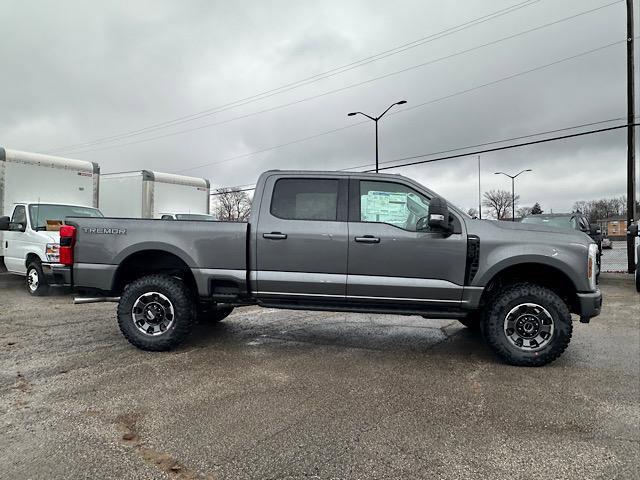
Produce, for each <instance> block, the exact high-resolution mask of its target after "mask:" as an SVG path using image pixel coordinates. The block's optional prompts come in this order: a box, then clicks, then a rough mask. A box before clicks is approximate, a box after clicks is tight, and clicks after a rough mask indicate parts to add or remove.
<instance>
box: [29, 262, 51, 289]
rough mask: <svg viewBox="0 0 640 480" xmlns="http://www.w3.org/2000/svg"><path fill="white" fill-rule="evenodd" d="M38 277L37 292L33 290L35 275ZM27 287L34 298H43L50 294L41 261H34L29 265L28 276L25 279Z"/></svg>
mask: <svg viewBox="0 0 640 480" xmlns="http://www.w3.org/2000/svg"><path fill="white" fill-rule="evenodd" d="M34 274H35V275H36V276H37V282H38V284H37V287H36V288H35V290H34V289H33V284H32V283H31V282H32V281H33V275H34ZM25 285H26V287H27V292H29V294H30V295H33V296H34V297H42V296H44V295H47V294H48V293H49V285H48V283H47V279H46V278H45V276H44V272H43V271H42V265H41V264H40V261H39V260H34V261H33V262H31V263H29V265H28V266H27V276H26V278H25Z"/></svg>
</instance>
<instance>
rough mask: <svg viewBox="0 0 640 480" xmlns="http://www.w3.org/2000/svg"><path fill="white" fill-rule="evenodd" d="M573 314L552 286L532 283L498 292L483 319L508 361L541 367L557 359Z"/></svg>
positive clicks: (494, 346) (495, 345)
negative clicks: (548, 287)
mask: <svg viewBox="0 0 640 480" xmlns="http://www.w3.org/2000/svg"><path fill="white" fill-rule="evenodd" d="M572 329H573V326H572V324H571V314H570V313H569V309H568V308H567V305H566V304H565V303H564V301H563V300H562V299H561V298H560V297H559V296H558V295H556V294H555V293H554V292H552V291H551V290H549V289H547V288H544V287H541V286H539V285H534V284H531V283H520V284H516V285H512V286H508V287H506V288H505V289H504V290H502V291H501V292H500V293H498V294H497V295H496V296H495V297H494V299H493V301H492V302H491V304H490V305H489V311H488V313H487V315H486V317H485V319H484V321H483V323H482V331H483V333H484V336H485V338H486V340H487V342H488V343H489V346H490V347H491V348H492V349H493V350H494V351H495V352H496V353H497V354H498V355H499V356H500V357H501V358H502V359H504V360H505V361H506V362H507V363H510V364H511V365H517V366H527V367H540V366H542V365H546V364H547V363H550V362H552V361H554V360H555V359H556V358H558V357H559V356H560V355H562V352H564V350H565V349H566V348H567V346H568V345H569V342H570V341H571V333H572Z"/></svg>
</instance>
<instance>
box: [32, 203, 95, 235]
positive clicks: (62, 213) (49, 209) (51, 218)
mask: <svg viewBox="0 0 640 480" xmlns="http://www.w3.org/2000/svg"><path fill="white" fill-rule="evenodd" d="M103 216H104V215H102V213H100V210H98V209H97V208H90V207H74V206H72V205H47V204H42V203H41V204H39V205H29V217H30V218H31V228H32V229H33V230H36V231H37V230H51V231H56V230H58V229H59V228H60V225H61V224H62V222H63V221H64V218H65V217H103ZM47 225H48V226H47Z"/></svg>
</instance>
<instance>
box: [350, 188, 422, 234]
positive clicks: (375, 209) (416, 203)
mask: <svg viewBox="0 0 640 480" xmlns="http://www.w3.org/2000/svg"><path fill="white" fill-rule="evenodd" d="M427 215H429V200H428V199H427V197H425V196H424V195H422V194H421V193H418V192H416V191H415V190H414V189H412V188H410V187H407V186H405V185H402V184H400V183H394V182H377V181H365V180H361V181H360V221H361V222H382V223H388V224H390V225H394V226H396V227H399V228H402V229H404V230H409V231H410V232H415V231H416V223H417V222H418V220H420V219H421V218H422V217H426V216H427Z"/></svg>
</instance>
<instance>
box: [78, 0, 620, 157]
mask: <svg viewBox="0 0 640 480" xmlns="http://www.w3.org/2000/svg"><path fill="white" fill-rule="evenodd" d="M620 1H621V0H616V1H615V2H612V3H609V4H606V5H603V6H600V7H597V8H593V9H591V10H587V11H585V12H581V13H578V14H574V15H571V16H568V17H565V18H562V19H560V20H556V21H553V22H549V23H546V24H544V25H540V26H538V27H534V28H530V29H528V30H524V31H522V32H519V33H515V34H512V35H508V36H506V37H502V38H499V39H497V40H493V41H491V42H487V43H484V44H481V45H476V46H475V47H471V48H468V49H465V50H461V51H458V52H455V53H452V54H449V55H445V56H443V57H439V58H436V59H433V60H429V61H427V62H423V63H420V64H417V65H412V66H410V67H406V68H403V69H400V70H396V71H394V72H390V73H387V74H384V75H380V76H378V77H373V78H370V79H368V80H364V81H361V82H357V83H354V84H351V85H346V86H344V87H340V88H337V89H334V90H329V91H327V92H323V93H320V94H316V95H312V96H310V97H305V98H302V99H298V100H295V101H292V102H288V103H284V104H280V105H275V106H273V107H269V108H265V109H262V110H259V111H257V112H251V113H247V114H244V115H239V116H237V117H233V118H229V119H226V120H222V121H219V122H213V123H206V124H204V125H199V126H197V127H191V128H188V129H184V130H178V131H175V132H169V133H166V134H162V135H157V136H154V137H149V138H144V139H141V140H136V141H132V142H127V143H121V144H118V145H111V146H107V147H102V148H94V149H87V150H80V151H73V150H75V149H71V151H70V152H69V153H73V154H82V153H89V152H96V151H103V150H110V149H113V148H121V147H125V146H129V145H135V144H139V143H146V142H150V141H153V140H158V139H162V138H167V137H171V136H175V135H182V134H185V133H190V132H193V131H197V130H202V129H204V128H210V127H215V126H219V125H224V124H227V123H231V122H234V121H237V120H242V119H246V118H249V117H253V116H256V115H261V114H264V113H269V112H273V111H275V110H280V109H283V108H288V107H291V106H294V105H299V104H301V103H305V102H309V101H311V100H315V99H318V98H321V97H325V96H328V95H333V94H335V93H339V92H343V91H346V90H349V89H352V88H356V87H360V86H362V85H366V84H368V83H372V82H376V81H378V80H382V79H385V78H389V77H392V76H395V75H400V74H402V73H406V72H409V71H412V70H416V69H418V68H423V67H426V66H428V65H432V64H434V63H437V62H441V61H444V60H448V59H451V58H454V57H456V56H459V55H463V54H466V53H470V52H473V51H476V50H479V49H482V48H486V47H488V46H493V45H496V44H498V43H501V42H504V41H507V40H511V39H513V38H516V37H519V36H522V35H526V34H528V33H531V32H534V31H537V30H541V29H543V28H547V27H550V26H552V25H557V24H559V23H562V22H565V21H568V20H571V19H574V18H577V17H579V16H582V15H586V14H588V13H592V12H595V11H597V10H601V9H603V8H606V7H609V6H611V5H615V4H617V3H620ZM624 41H626V40H624ZM622 42H623V41H620V42H615V43H613V44H609V45H605V46H604V47H600V48H597V49H593V50H590V51H587V52H584V53H582V54H578V55H576V56H574V57H568V58H566V59H562V60H560V61H558V62H555V63H559V62H562V61H566V60H571V59H573V58H577V57H579V56H582V55H587V54H589V53H593V52H595V51H598V50H601V49H602V48H608V47H610V46H612V45H615V44H618V43H622ZM555 63H552V64H549V65H547V66H551V65H554V64H555ZM539 68H545V67H544V66H543V67H539ZM539 68H536V69H539ZM536 69H533V70H531V71H535V70H536ZM524 73H529V71H527V72H524ZM518 75H521V74H516V75H515V76H518ZM499 81H502V80H499ZM487 85H488V84H487ZM487 85H483V86H487ZM481 87H482V86H481ZM462 93H466V92H462ZM455 95H457V94H454V95H452V96H455ZM444 98H449V97H444ZM444 98H443V99H444ZM439 100H441V99H438V100H436V101H439ZM423 105H424V104H418V105H414V106H412V107H409V108H405V109H402V110H398V111H396V112H395V114H397V113H401V112H404V111H407V110H411V109H414V108H418V107H420V106H423Z"/></svg>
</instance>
